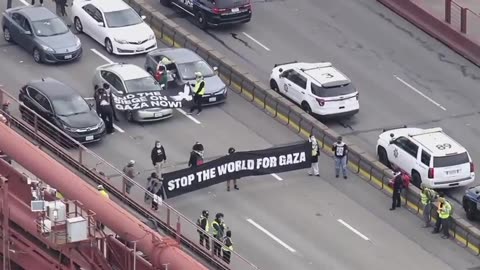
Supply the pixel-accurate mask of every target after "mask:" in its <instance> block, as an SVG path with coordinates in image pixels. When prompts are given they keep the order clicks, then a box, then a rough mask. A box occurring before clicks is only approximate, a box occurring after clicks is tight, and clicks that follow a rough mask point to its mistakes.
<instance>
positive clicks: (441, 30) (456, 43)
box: [377, 0, 480, 66]
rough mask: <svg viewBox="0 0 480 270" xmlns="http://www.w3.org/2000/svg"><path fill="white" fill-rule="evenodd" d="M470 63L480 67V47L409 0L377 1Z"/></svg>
mask: <svg viewBox="0 0 480 270" xmlns="http://www.w3.org/2000/svg"><path fill="white" fill-rule="evenodd" d="M377 1H378V2H380V3H381V4H383V5H384V6H386V7H387V8H389V9H391V10H392V11H393V12H395V13H397V14H398V15H400V16H401V17H403V18H404V19H405V20H407V21H409V22H410V23H412V24H413V25H415V26H416V27H418V28H420V29H421V30H422V31H424V32H426V33H427V34H429V35H430V36H432V37H434V38H436V39H438V40H439V41H440V42H442V43H444V44H445V45H447V46H448V47H449V48H451V49H452V50H454V51H455V52H457V53H458V54H460V55H462V56H463V57H465V58H466V59H468V60H469V61H471V62H473V63H474V64H476V65H478V66H480V45H479V44H476V43H475V42H473V41H472V40H470V39H469V38H468V37H467V36H466V35H464V34H462V33H461V32H458V31H456V30H455V29H453V28H451V27H450V26H449V25H448V24H447V23H446V22H443V21H442V20H440V19H438V18H436V17H434V16H433V15H431V14H430V13H428V12H427V11H425V10H424V9H422V8H421V7H419V6H417V5H416V4H414V3H413V2H411V1H409V0H377Z"/></svg>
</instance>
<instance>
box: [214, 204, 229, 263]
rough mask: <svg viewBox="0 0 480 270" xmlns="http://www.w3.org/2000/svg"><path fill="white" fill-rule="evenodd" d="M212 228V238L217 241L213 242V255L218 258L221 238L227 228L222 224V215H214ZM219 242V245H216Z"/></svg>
mask: <svg viewBox="0 0 480 270" xmlns="http://www.w3.org/2000/svg"><path fill="white" fill-rule="evenodd" d="M212 228H213V233H212V234H213V237H214V238H215V239H217V241H214V242H213V253H214V254H215V255H217V256H218V257H220V253H221V247H222V246H221V245H220V243H222V241H223V236H224V235H225V230H226V228H227V225H225V223H224V222H223V214H222V213H217V214H216V215H215V220H213V222H212ZM218 242H220V243H218Z"/></svg>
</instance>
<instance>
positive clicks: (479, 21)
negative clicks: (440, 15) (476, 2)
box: [445, 0, 480, 41]
mask: <svg viewBox="0 0 480 270" xmlns="http://www.w3.org/2000/svg"><path fill="white" fill-rule="evenodd" d="M445 22H446V23H448V24H450V25H451V26H452V27H453V28H454V29H455V30H457V31H460V32H462V33H464V34H471V35H474V34H480V15H479V14H477V13H476V12H474V11H472V10H471V9H469V8H467V7H464V6H461V5H460V4H458V3H457V2H455V1H454V0H445ZM477 39H480V35H478V37H477ZM478 41H480V40H478Z"/></svg>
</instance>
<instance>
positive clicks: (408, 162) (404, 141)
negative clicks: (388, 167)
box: [388, 137, 419, 173]
mask: <svg viewBox="0 0 480 270" xmlns="http://www.w3.org/2000/svg"><path fill="white" fill-rule="evenodd" d="M388 148H389V151H388V152H389V153H388V159H389V160H390V162H391V163H393V164H395V165H396V166H397V167H399V168H400V169H402V170H403V171H405V172H407V173H411V171H412V169H413V168H414V167H416V164H417V161H418V152H419V151H418V150H419V149H418V145H416V144H415V143H413V142H412V141H410V140H409V139H408V138H407V137H399V138H397V139H395V140H394V141H393V142H392V144H390V145H389V147H388Z"/></svg>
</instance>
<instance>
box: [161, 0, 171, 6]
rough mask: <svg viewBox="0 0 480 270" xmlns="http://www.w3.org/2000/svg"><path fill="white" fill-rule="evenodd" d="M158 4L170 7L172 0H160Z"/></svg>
mask: <svg viewBox="0 0 480 270" xmlns="http://www.w3.org/2000/svg"><path fill="white" fill-rule="evenodd" d="M160 4H162V5H163V6H166V7H170V6H171V5H172V0H160Z"/></svg>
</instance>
